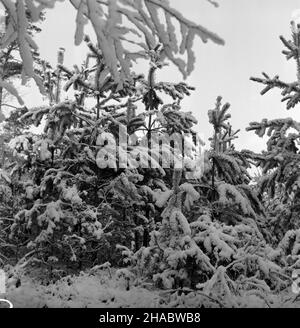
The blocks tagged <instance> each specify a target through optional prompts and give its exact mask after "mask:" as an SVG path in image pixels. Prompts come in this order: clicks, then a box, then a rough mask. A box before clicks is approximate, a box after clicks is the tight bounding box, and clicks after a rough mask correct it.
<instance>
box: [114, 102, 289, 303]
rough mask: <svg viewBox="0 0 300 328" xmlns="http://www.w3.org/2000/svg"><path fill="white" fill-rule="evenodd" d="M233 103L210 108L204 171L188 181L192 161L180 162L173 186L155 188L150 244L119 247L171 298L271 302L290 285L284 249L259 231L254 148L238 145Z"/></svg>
mask: <svg viewBox="0 0 300 328" xmlns="http://www.w3.org/2000/svg"><path fill="white" fill-rule="evenodd" d="M228 108H229V105H228V104H225V105H224V106H221V98H220V97H219V98H218V100H217V105H216V108H215V109H214V110H211V111H209V118H210V122H211V123H212V124H213V126H214V131H215V133H214V136H213V138H212V141H213V142H212V150H211V151H210V152H209V153H208V154H206V156H207V160H206V165H205V170H204V175H203V176H202V177H200V176H199V177H198V181H197V180H192V181H185V179H184V176H185V174H183V173H184V172H185V170H186V168H184V169H183V170H174V171H173V182H172V188H167V189H166V190H165V191H156V190H153V191H152V194H153V197H154V198H155V199H156V205H157V206H161V207H163V212H162V213H161V216H162V222H161V224H160V225H159V226H158V227H157V229H156V230H154V231H153V232H152V234H151V241H150V245H149V247H142V248H141V249H140V250H138V251H137V252H133V251H132V250H130V249H128V248H126V247H124V246H120V247H119V248H120V249H121V251H122V253H123V256H124V259H125V262H127V263H128V264H129V268H130V270H131V271H132V272H133V273H134V274H135V275H136V277H137V279H136V283H137V284H143V283H146V284H147V283H149V282H151V281H152V283H153V282H154V283H155V284H156V285H157V286H160V287H161V288H164V289H166V294H165V295H166V296H165V297H163V299H162V302H166V303H167V304H168V306H170V305H171V306H191V305H193V306H201V305H204V306H243V305H244V306H245V304H247V302H250V299H255V300H256V301H259V302H261V303H262V306H266V304H267V305H269V301H268V299H269V295H270V294H272V292H274V293H275V292H276V291H278V290H280V289H282V288H285V287H286V286H287V281H286V279H285V278H283V277H284V275H283V277H282V274H283V270H282V269H281V267H280V265H279V263H280V260H281V257H282V254H281V251H280V250H279V251H276V250H274V249H272V248H271V247H269V246H268V245H267V244H266V242H265V239H264V236H263V234H262V233H261V231H260V228H261V226H260V224H259V223H262V221H263V220H265V218H264V211H263V208H262V205H261V204H260V202H259V200H258V198H257V196H256V194H255V190H253V189H252V188H251V187H250V186H249V185H248V183H249V176H248V173H247V171H246V169H247V168H248V166H249V163H248V160H247V156H248V154H247V153H244V152H242V154H240V153H239V152H238V151H236V150H234V145H233V139H234V138H235V136H236V133H235V132H233V130H232V128H231V126H230V125H229V124H228V123H227V122H226V121H227V120H228V119H229V117H230V116H229V114H228V113H226V112H227V110H228ZM226 136H227V138H226ZM223 158H224V159H223ZM213 159H214V160H216V161H218V162H217V163H215V167H214V168H213V164H212V163H210V161H212V160H213ZM222 160H223V165H222V166H221V163H222ZM213 191H214V192H213ZM237 212H238V214H236V213H237ZM260 221H261V222H260ZM276 261H277V263H276Z"/></svg>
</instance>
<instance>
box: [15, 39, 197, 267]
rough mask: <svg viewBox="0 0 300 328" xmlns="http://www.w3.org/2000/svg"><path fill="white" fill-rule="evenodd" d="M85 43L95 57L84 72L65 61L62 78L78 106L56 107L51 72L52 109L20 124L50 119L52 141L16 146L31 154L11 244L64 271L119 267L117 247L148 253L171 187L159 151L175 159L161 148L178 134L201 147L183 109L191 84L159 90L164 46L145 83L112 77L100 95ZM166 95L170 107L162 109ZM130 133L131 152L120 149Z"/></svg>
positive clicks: (32, 139)
mask: <svg viewBox="0 0 300 328" xmlns="http://www.w3.org/2000/svg"><path fill="white" fill-rule="evenodd" d="M86 42H87V45H88V47H89V49H90V51H91V53H90V54H89V55H88V57H87V61H86V62H85V63H84V65H83V66H82V68H81V69H80V68H78V67H75V70H74V71H71V70H69V69H68V68H66V67H65V66H64V65H63V63H62V62H60V63H59V64H58V67H57V69H58V70H60V74H59V76H60V79H61V80H64V79H68V81H67V82H66V84H65V85H64V90H65V91H67V90H68V89H69V88H70V87H71V86H72V85H73V88H74V89H75V95H74V98H75V100H73V101H70V100H68V101H63V102H58V101H59V100H60V99H59V96H57V95H59V94H60V92H59V91H58V90H57V88H59V87H60V86H61V85H62V81H60V82H59V83H58V81H57V76H58V74H56V77H55V78H51V76H53V73H51V70H50V71H49V70H48V71H45V73H44V74H43V75H42V77H43V79H44V81H45V84H46V85H45V88H46V90H47V91H48V93H49V99H50V106H43V107H39V108H33V109H31V110H28V112H27V113H25V114H24V115H23V116H22V118H21V120H22V121H25V122H26V123H27V124H30V123H33V124H35V125H39V124H40V123H41V122H42V118H43V117H45V118H46V124H45V128H44V135H42V136H28V135H27V136H26V135H25V136H19V137H17V138H16V139H14V140H12V142H11V145H12V146H13V147H15V148H16V150H19V151H20V153H22V154H23V155H25V156H26V160H25V163H24V165H26V167H27V168H28V174H29V176H30V177H31V179H30V180H29V181H27V184H28V188H29V189H30V190H31V192H30V193H29V194H28V196H29V198H28V197H27V198H28V203H27V205H26V208H24V209H23V210H21V211H20V212H19V213H18V214H17V215H16V220H15V224H14V225H13V227H12V234H11V236H12V237H17V236H19V237H20V238H21V239H22V238H23V239H25V240H26V239H28V238H29V240H30V242H29V243H27V244H26V245H27V246H28V247H29V248H34V249H35V250H36V253H37V257H39V256H40V257H42V261H43V262H47V259H48V258H50V260H51V261H53V260H54V257H53V255H55V256H56V260H57V259H59V260H60V263H62V260H63V262H64V263H67V262H68V260H69V259H70V258H71V259H72V260H73V261H74V262H75V263H76V265H77V264H78V263H79V265H80V266H82V265H83V263H82V262H83V261H85V264H87V265H91V264H92V263H94V262H103V261H107V260H109V261H112V262H113V263H117V259H118V255H117V256H116V255H115V253H116V252H115V247H114V245H116V244H117V243H118V244H125V245H127V246H128V247H132V248H133V249H134V250H137V249H139V248H140V247H141V246H142V245H144V246H147V245H148V242H149V236H148V233H149V231H151V229H153V226H154V224H155V221H156V220H157V219H158V220H159V214H157V208H155V204H154V203H155V200H154V199H153V197H152V189H157V190H160V191H164V190H165V189H166V188H167V187H166V185H168V179H166V180H165V181H164V180H163V177H164V176H165V175H166V176H168V171H171V170H172V165H173V164H172V162H171V163H170V165H171V166H170V167H168V166H167V167H166V169H164V168H163V166H162V165H161V164H160V162H159V153H160V152H161V151H162V152H166V151H170V152H171V153H174V152H176V151H177V148H175V145H173V146H172V143H171V144H170V146H169V147H168V145H167V144H166V143H165V144H166V146H165V147H166V149H161V148H160V143H159V140H162V141H164V139H168V136H170V135H172V134H174V132H177V133H179V132H180V135H181V136H182V137H185V138H187V137H191V136H194V139H195V132H194V131H193V130H192V126H193V125H194V124H195V123H196V122H197V121H196V120H195V118H194V117H193V116H192V114H191V113H190V112H187V113H186V112H183V111H181V109H180V101H181V100H182V99H183V97H184V96H185V95H189V94H190V90H191V89H192V88H191V87H189V86H188V85H187V84H185V83H183V82H180V83H165V82H159V83H156V82H155V79H154V73H155V70H156V69H159V68H161V67H162V66H163V63H162V62H161V61H160V55H161V50H162V48H161V47H156V49H154V50H151V51H149V59H150V64H151V67H150V70H149V74H148V77H147V79H145V78H144V76H143V75H140V76H137V75H134V76H133V77H132V79H131V80H130V81H129V80H128V81H127V82H126V84H124V85H123V88H122V89H120V90H118V87H117V84H116V83H114V80H113V79H112V78H111V76H110V74H109V73H108V72H107V73H106V74H107V75H105V76H106V79H105V84H102V87H101V89H99V76H100V75H101V73H102V72H103V70H105V65H104V62H103V57H102V55H101V51H100V49H99V48H97V47H96V46H95V45H93V44H92V43H91V41H90V40H89V38H88V37H86ZM60 57H61V55H60ZM92 61H94V65H90V66H89V64H91V63H92ZM49 76H50V79H49ZM52 84H54V85H52ZM159 93H165V94H166V95H167V96H169V97H170V98H171V99H172V102H171V103H166V104H163V101H162V99H161V98H160V97H159ZM91 101H93V102H94V103H93V104H91ZM138 111H141V113H140V114H138ZM122 133H124V135H125V141H126V142H125V144H121V143H120V141H121V140H120V139H121V137H122V135H121V134H122ZM123 137H124V136H123ZM116 141H117V142H118V145H119V147H118V148H116ZM149 143H151V146H152V147H151V151H150V152H149ZM21 144H22V145H21ZM192 148H193V146H192ZM116 149H117V151H116ZM127 155H130V156H127ZM120 161H122V163H123V165H124V161H125V164H126V165H125V166H121V164H122V163H120ZM148 164H149V165H148ZM127 168H128V169H127ZM104 230H105V233H104ZM23 241H24V240H23ZM51 265H52V263H51Z"/></svg>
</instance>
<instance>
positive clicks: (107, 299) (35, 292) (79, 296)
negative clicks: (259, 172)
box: [3, 270, 300, 308]
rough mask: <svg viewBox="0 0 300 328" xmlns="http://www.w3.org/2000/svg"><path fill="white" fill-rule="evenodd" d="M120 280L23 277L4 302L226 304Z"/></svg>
mask: <svg viewBox="0 0 300 328" xmlns="http://www.w3.org/2000/svg"><path fill="white" fill-rule="evenodd" d="M117 276H118V275H117V274H116V272H115V270H112V275H111V274H110V273H108V272H103V271H100V272H91V271H89V272H82V273H81V274H80V275H78V276H67V277H64V278H62V279H60V280H57V281H56V282H54V283H48V285H46V284H43V283H42V282H41V281H38V280H37V279H32V278H30V277H29V276H28V275H24V276H22V277H21V285H20V286H19V287H17V288H16V286H15V284H14V283H13V284H11V286H9V287H8V289H7V293H6V295H5V298H6V299H8V300H9V301H11V302H12V303H13V305H14V307H16V308H32V307H34V308H43V307H52V308H54V307H55V308H130V307H132V308H163V307H167V308H171V307H173V308H174V307H177V308H189V307H221V306H222V305H221V303H223V304H225V303H226V302H225V300H224V302H222V300H220V301H221V302H220V304H219V303H216V302H213V301H211V302H210V299H209V298H208V297H206V296H205V295H202V294H201V293H199V292H189V293H185V292H183V293H181V292H179V291H173V292H170V291H166V290H160V289H156V288H154V287H152V285H151V284H144V285H139V286H134V284H133V282H130V284H129V290H127V289H128V288H127V286H128V284H127V281H125V280H123V279H122V278H117ZM212 299H213V298H212ZM237 304H238V306H239V307H264V308H267V307H274V308H278V307H300V301H299V300H297V297H296V296H295V295H294V294H292V293H291V292H289V291H286V292H283V293H281V294H279V295H270V296H269V297H268V299H267V301H266V300H265V299H263V298H262V297H260V296H259V294H257V295H255V294H252V295H249V294H247V295H246V294H245V295H244V296H243V297H239V298H238V299H237ZM3 306H4V305H3ZM223 306H224V305H223Z"/></svg>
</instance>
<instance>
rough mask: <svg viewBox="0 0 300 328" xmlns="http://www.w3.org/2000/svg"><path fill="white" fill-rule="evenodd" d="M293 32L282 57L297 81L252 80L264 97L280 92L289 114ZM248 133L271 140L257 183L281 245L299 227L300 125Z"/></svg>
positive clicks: (293, 89)
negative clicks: (278, 90)
mask: <svg viewBox="0 0 300 328" xmlns="http://www.w3.org/2000/svg"><path fill="white" fill-rule="evenodd" d="M291 28H292V39H291V40H286V39H285V38H284V37H283V36H281V37H280V39H281V41H282V43H283V44H284V46H285V47H286V49H285V50H284V51H283V54H284V55H285V56H286V58H287V59H288V60H289V59H291V58H292V59H294V60H295V61H296V66H297V80H296V81H295V82H291V83H286V82H283V81H281V80H280V79H279V76H275V77H274V78H270V77H269V76H268V75H267V74H266V73H263V75H264V78H251V80H253V81H255V82H258V83H262V84H265V85H266V86H265V88H264V89H263V90H262V92H261V94H262V95H264V94H265V93H266V92H268V91H270V90H271V89H275V88H279V89H281V90H282V91H281V94H282V101H283V102H287V103H286V107H287V109H288V110H289V109H291V108H294V107H296V106H297V105H298V104H299V102H300V57H299V53H300V41H299V40H300V26H299V25H296V24H295V23H294V22H292V23H291ZM247 130H248V131H255V133H256V134H257V135H258V136H259V137H263V136H264V135H267V136H268V137H269V140H268V142H267V149H266V150H265V151H263V152H262V153H261V154H256V155H253V158H254V159H255V161H256V165H257V166H259V167H260V168H261V169H262V174H263V176H262V177H261V179H260V180H259V181H258V189H259V194H260V195H261V198H262V199H264V201H265V204H266V206H267V209H268V212H269V215H270V216H271V219H270V222H269V229H270V230H271V232H272V235H273V236H274V240H273V242H274V243H278V242H279V241H280V240H281V239H282V237H283V235H284V234H285V233H286V232H287V231H288V230H290V229H299V227H300V226H299V220H298V218H299V213H300V187H299V181H300V153H299V140H300V122H298V121H295V120H293V119H292V118H285V119H272V120H267V119H264V120H262V122H260V123H259V122H252V123H250V126H249V127H248V128H247ZM290 233H291V232H288V234H290ZM295 255H296V254H295Z"/></svg>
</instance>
